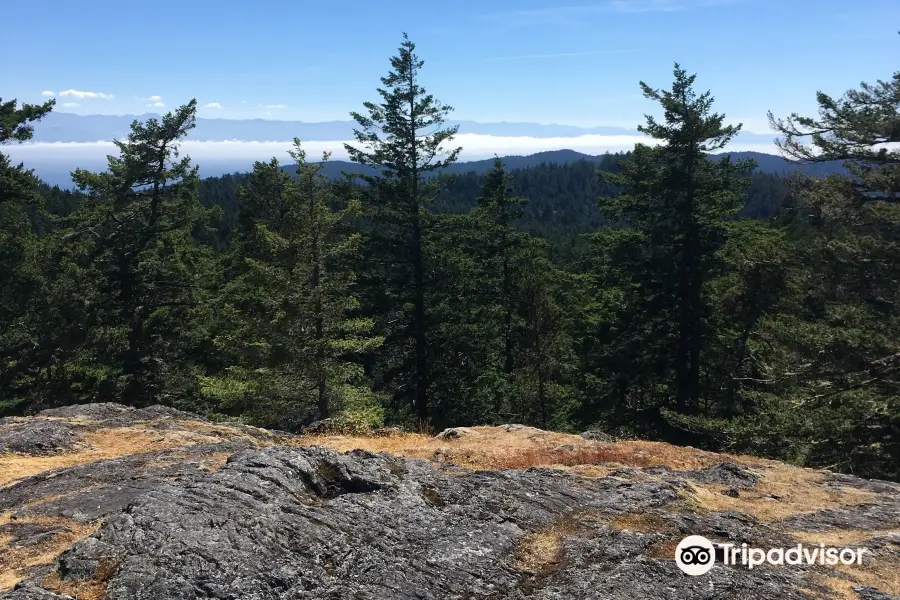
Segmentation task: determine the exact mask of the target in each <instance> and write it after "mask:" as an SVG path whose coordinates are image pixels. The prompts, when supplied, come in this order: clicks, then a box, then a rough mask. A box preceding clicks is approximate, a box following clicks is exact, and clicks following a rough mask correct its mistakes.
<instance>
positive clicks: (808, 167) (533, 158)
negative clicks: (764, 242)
mask: <svg viewBox="0 0 900 600" xmlns="http://www.w3.org/2000/svg"><path fill="white" fill-rule="evenodd" d="M604 156H606V155H604V154H599V155H591V154H583V153H581V152H576V151H575V150H549V151H547V152H538V153H536V154H529V155H528V156H503V157H501V160H502V161H503V165H504V166H505V167H506V169H507V170H509V171H512V170H514V169H527V168H529V167H534V166H537V165H540V164H557V165H564V164H570V163H574V162H578V161H580V160H584V161H587V162H592V163H599V162H600V161H601V160H602V159H603V158H604ZM712 156H713V157H715V158H724V157H726V156H730V157H731V159H732V160H735V161H737V160H747V159H752V160H754V161H756V164H757V167H756V170H757V171H760V172H763V173H775V174H783V175H787V174H789V173H792V172H794V171H798V170H799V171H800V172H802V173H805V174H807V175H818V176H822V175H829V174H832V173H837V172H840V171H841V170H842V169H843V167H842V166H841V164H840V163H837V162H828V163H815V164H799V163H797V162H794V161H790V160H787V159H785V158H782V157H780V156H776V155H774V154H765V153H763V152H724V153H721V154H714V155H712ZM493 166H494V159H492V158H491V159H485V160H473V161H467V162H457V163H454V164H453V165H451V166H450V167H449V168H447V169H446V171H445V172H446V173H469V172H473V171H474V172H475V173H483V172H485V171H487V170H489V169H490V168H491V167H493ZM294 169H295V167H294V165H286V166H285V167H284V170H285V171H287V172H290V173H292V172H293V171H294ZM322 172H323V173H324V174H325V175H327V176H328V177H338V176H340V175H341V173H342V172H348V173H363V174H369V175H371V174H375V173H376V172H377V171H376V169H372V168H364V167H360V165H358V164H356V163H352V162H349V161H345V160H332V161H329V162H328V163H326V165H325V167H324V169H323V170H322Z"/></svg>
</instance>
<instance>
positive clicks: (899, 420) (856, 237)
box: [770, 73, 900, 478]
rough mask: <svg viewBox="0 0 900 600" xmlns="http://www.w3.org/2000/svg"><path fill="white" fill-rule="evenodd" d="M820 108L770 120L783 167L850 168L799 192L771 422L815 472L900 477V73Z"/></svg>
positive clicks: (777, 335)
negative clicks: (821, 468)
mask: <svg viewBox="0 0 900 600" xmlns="http://www.w3.org/2000/svg"><path fill="white" fill-rule="evenodd" d="M817 100H818V104H819V116H818V117H817V118H814V117H803V116H799V115H797V114H794V115H791V116H790V117H788V118H786V119H777V118H775V117H774V116H773V115H770V120H771V123H772V125H773V127H774V128H775V129H777V130H778V131H779V132H780V133H781V134H782V137H781V138H780V140H779V146H780V148H781V150H782V152H783V153H784V154H785V155H786V156H787V157H789V158H794V159H799V160H802V161H805V162H813V163H815V162H825V161H833V160H837V161H843V162H844V164H845V166H846V169H847V172H846V173H845V174H840V175H835V176H831V177H827V178H824V179H801V180H799V181H796V182H795V184H796V185H795V189H794V193H795V196H796V203H797V207H798V208H799V209H802V210H797V211H796V212H795V214H796V217H795V218H794V220H793V222H792V223H791V227H792V230H793V234H794V236H795V240H796V249H797V264H796V265H795V267H794V269H793V273H792V278H793V282H794V286H795V289H797V290H798V292H799V293H797V294H795V295H794V297H793V299H794V304H793V306H784V307H782V313H783V314H782V315H781V318H780V319H778V320H777V321H776V322H775V323H773V324H772V329H771V335H772V336H773V338H774V339H776V340H778V342H779V347H780V348H781V349H782V351H783V355H782V360H781V361H779V363H778V365H779V366H778V369H777V370H776V371H775V373H774V374H773V375H774V378H776V379H777V380H778V382H779V384H780V385H779V386H778V387H777V388H776V389H778V390H779V391H780V392H781V398H782V399H783V400H782V402H780V403H778V407H779V410H778V414H781V415H789V416H790V419H789V420H787V423H788V424H789V427H784V428H783V429H781V430H780V434H781V435H782V436H784V437H785V438H786V439H790V440H792V442H793V446H794V448H793V451H795V452H798V455H799V456H802V457H803V459H804V460H806V461H809V462H811V463H813V464H818V465H830V466H836V467H839V468H841V469H847V470H851V471H853V472H855V473H858V474H861V475H866V476H878V477H891V478H896V477H897V476H900V472H898V469H897V465H900V443H898V440H900V402H898V398H900V344H898V340H900V312H898V303H900V268H898V265H900V243H898V239H900V150H898V149H897V148H896V147H895V146H894V144H896V143H897V142H900V73H895V74H894V75H893V77H892V78H891V79H890V80H888V81H878V82H876V83H875V84H866V83H864V84H862V85H861V87H860V89H856V90H849V91H848V92H846V93H845V94H844V95H843V97H841V98H832V97H831V96H829V95H828V94H825V93H822V92H820V93H819V94H818V96H817ZM785 357H787V359H785ZM798 409H800V410H798ZM771 420H772V421H773V422H777V421H775V419H771ZM781 422H782V423H784V420H781ZM787 429H790V431H787ZM798 433H799V437H795V436H797V435H798Z"/></svg>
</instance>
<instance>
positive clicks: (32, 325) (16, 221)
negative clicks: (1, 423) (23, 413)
mask: <svg viewBox="0 0 900 600" xmlns="http://www.w3.org/2000/svg"><path fill="white" fill-rule="evenodd" d="M54 104H55V101H54V100H50V101H48V102H46V103H44V104H43V105H40V106H38V105H32V104H23V105H22V106H21V107H17V102H16V100H8V101H6V102H3V100H2V99H0V144H5V143H9V142H24V141H27V140H29V139H31V136H32V133H33V127H34V126H33V123H35V122H37V121H39V120H40V119H42V118H43V117H44V116H46V115H47V113H49V112H50V111H51V110H52V109H53V106H54ZM39 186H40V181H39V180H38V179H37V177H35V176H34V174H33V173H32V172H31V171H29V170H27V169H25V167H24V165H21V164H20V165H13V164H12V163H11V162H10V160H9V157H8V156H7V155H6V154H4V153H2V152H0V414H3V413H5V412H7V411H12V410H18V408H17V407H19V406H20V405H21V404H22V403H24V402H25V401H26V399H27V398H28V397H29V395H30V394H31V390H29V388H30V387H31V384H33V383H34V379H35V378H36V377H39V371H40V367H39V365H40V360H39V356H40V354H41V353H42V351H43V346H44V344H43V343H42V342H43V339H42V338H41V337H40V336H39V335H38V333H37V332H38V329H39V328H40V323H41V321H42V318H43V317H42V310H41V309H42V308H43V306H44V304H43V303H44V299H45V292H46V282H45V278H44V277H43V272H42V270H43V252H42V243H41V241H40V239H39V238H38V235H37V232H36V231H35V230H34V228H33V227H32V218H33V216H34V215H35V213H36V212H37V211H39V210H40V205H41V199H40V195H39Z"/></svg>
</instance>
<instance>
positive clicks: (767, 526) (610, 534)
mask: <svg viewBox="0 0 900 600" xmlns="http://www.w3.org/2000/svg"><path fill="white" fill-rule="evenodd" d="M585 438H595V439H599V440H602V439H604V436H602V435H595V436H592V435H586V436H584V437H579V436H573V435H565V434H558V433H551V432H545V431H541V430H538V429H534V428H530V427H523V426H519V425H508V426H503V427H475V428H459V429H455V430H448V431H446V432H443V433H442V434H440V435H439V436H437V437H429V436H424V435H417V434H408V433H402V432H396V431H390V430H387V431H378V432H374V433H373V434H372V435H367V436H350V435H338V434H333V435H332V434H329V435H307V436H290V435H286V434H278V433H274V432H270V431H265V430H260V429H256V428H252V427H247V426H240V425H227V424H217V423H213V422H210V421H207V420H204V419H202V418H200V417H196V416H194V415H190V414H187V413H182V412H179V411H175V410H172V409H168V408H163V407H151V408H147V409H141V410H135V409H130V408H126V407H123V406H119V405H111V404H94V405H85V406H75V407H66V408H62V409H54V410H50V411H45V412H43V413H40V414H39V415H38V416H36V417H30V418H13V419H5V420H2V421H0V446H2V450H0V452H2V453H0V598H2V599H4V600H12V599H17V600H23V599H35V600H36V599H45V600H49V599H57V600H59V599H61V598H78V599H91V598H94V599H97V598H112V599H132V598H147V599H149V598H171V599H174V598H242V599H246V598H251V599H252V598H259V599H262V598H285V599H286V598H292V599H293V598H310V599H311V598H333V599H338V598H354V599H373V600H374V599H388V598H390V599H394V598H398V599H404V598H410V599H412V598H434V599H444V598H446V599H450V598H457V599H462V598H467V599H475V598H496V599H509V600H512V599H517V600H523V599H546V600H550V599H562V598H565V599H585V600H586V599H588V598H601V597H602V598H611V599H619V598H621V599H625V598H628V599H633V598H641V599H652V598H660V599H662V598H667V599H668V598H671V599H679V600H681V599H684V598H700V597H704V598H754V599H772V600H774V599H801V598H863V599H867V600H875V599H878V600H886V599H890V598H897V597H898V595H900V576H898V569H900V485H897V484H890V483H884V482H877V481H866V480H862V479H858V478H854V477H850V476H845V475H835V474H833V473H830V472H827V471H812V470H808V469H799V468H795V467H790V466H787V465H784V464H781V463H777V462H773V461H765V460H760V459H755V458H752V457H743V456H728V455H718V454H712V453H708V452H701V451H699V450H695V449H692V448H679V447H674V446H669V445H666V444H660V443H651V442H642V441H618V442H613V441H595V440H592V439H585ZM689 534H698V535H706V536H707V537H709V538H710V539H713V540H718V541H721V542H725V541H730V542H733V543H736V544H737V545H740V544H741V543H744V542H746V543H748V544H750V545H751V546H761V547H788V546H792V545H796V544H797V543H798V542H802V543H805V544H810V545H818V544H819V543H823V544H826V545H837V544H840V545H850V546H852V545H859V546H864V547H867V548H869V549H870V552H871V559H870V560H868V561H867V562H866V563H864V565H863V566H862V567H857V566H850V567H845V566H838V567H828V566H818V565H817V566H814V567H796V566H794V567H768V566H762V567H757V568H755V569H753V570H747V569H746V568H745V567H731V566H724V565H721V564H716V565H715V566H714V567H713V568H712V570H711V571H710V572H709V573H708V574H706V575H702V576H698V577H691V576H688V575H685V574H683V573H681V571H680V570H679V569H678V568H677V566H676V564H675V561H674V559H673V558H674V549H675V545H676V544H677V543H678V541H679V540H680V539H681V538H683V537H684V536H686V535H689ZM13 588H14V589H13ZM4 590H5V591H4Z"/></svg>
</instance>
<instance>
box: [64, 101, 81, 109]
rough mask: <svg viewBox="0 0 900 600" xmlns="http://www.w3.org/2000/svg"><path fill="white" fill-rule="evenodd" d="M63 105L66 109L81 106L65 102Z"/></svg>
mask: <svg viewBox="0 0 900 600" xmlns="http://www.w3.org/2000/svg"><path fill="white" fill-rule="evenodd" d="M62 105H63V106H65V107H66V108H75V107H76V106H81V105H80V104H79V103H77V102H63V103H62Z"/></svg>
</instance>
